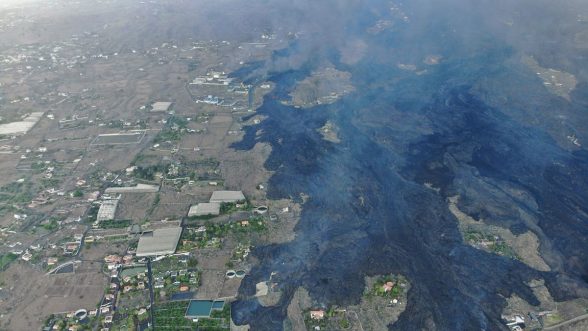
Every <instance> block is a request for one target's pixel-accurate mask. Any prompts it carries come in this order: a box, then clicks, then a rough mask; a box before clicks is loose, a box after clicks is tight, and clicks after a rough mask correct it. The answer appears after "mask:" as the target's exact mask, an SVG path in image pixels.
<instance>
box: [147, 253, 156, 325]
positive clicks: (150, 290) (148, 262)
mask: <svg viewBox="0 0 588 331" xmlns="http://www.w3.org/2000/svg"><path fill="white" fill-rule="evenodd" d="M147 275H148V277H149V301H150V305H149V315H150V316H149V318H150V320H151V330H155V323H154V320H155V318H154V317H153V274H152V273H151V258H147Z"/></svg>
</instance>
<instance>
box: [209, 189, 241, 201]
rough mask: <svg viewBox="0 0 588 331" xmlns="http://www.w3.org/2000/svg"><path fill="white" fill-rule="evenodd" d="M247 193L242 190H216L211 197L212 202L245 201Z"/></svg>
mask: <svg viewBox="0 0 588 331" xmlns="http://www.w3.org/2000/svg"><path fill="white" fill-rule="evenodd" d="M244 200H245V195H243V192H241V191H214V192H212V196H211V197H210V202H217V203H220V202H238V201H244Z"/></svg>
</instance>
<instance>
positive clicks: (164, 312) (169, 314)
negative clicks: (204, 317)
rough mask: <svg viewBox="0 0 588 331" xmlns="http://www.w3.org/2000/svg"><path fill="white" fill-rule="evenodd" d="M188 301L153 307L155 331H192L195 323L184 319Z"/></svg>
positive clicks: (195, 325)
mask: <svg viewBox="0 0 588 331" xmlns="http://www.w3.org/2000/svg"><path fill="white" fill-rule="evenodd" d="M189 303H190V302H189V301H172V302H167V303H163V304H158V305H156V306H155V308H154V311H153V314H154V316H153V318H154V323H155V326H156V328H157V330H176V329H178V330H181V329H186V330H193V329H195V328H196V327H197V325H198V324H197V323H194V322H192V321H191V320H189V319H187V318H185V317H184V316H185V314H186V309H188V305H189Z"/></svg>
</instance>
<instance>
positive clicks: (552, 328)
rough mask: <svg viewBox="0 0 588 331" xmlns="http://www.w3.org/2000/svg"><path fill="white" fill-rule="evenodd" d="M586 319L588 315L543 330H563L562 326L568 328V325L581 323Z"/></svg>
mask: <svg viewBox="0 0 588 331" xmlns="http://www.w3.org/2000/svg"><path fill="white" fill-rule="evenodd" d="M586 318H588V314H584V315H580V316H577V317H574V318H572V319H570V320H567V321H564V322H561V323H559V324H555V325H552V326H550V327H546V328H544V329H543V330H557V329H559V328H561V327H562V326H566V325H568V324H572V323H576V322H578V321H581V320H583V319H586Z"/></svg>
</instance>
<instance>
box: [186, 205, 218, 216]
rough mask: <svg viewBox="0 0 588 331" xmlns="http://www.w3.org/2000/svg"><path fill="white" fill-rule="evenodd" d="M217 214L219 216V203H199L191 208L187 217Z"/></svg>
mask: <svg viewBox="0 0 588 331" xmlns="http://www.w3.org/2000/svg"><path fill="white" fill-rule="evenodd" d="M218 214H220V203H218V202H201V203H199V204H197V205H194V206H191V207H190V211H188V217H191V216H206V215H218Z"/></svg>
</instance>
